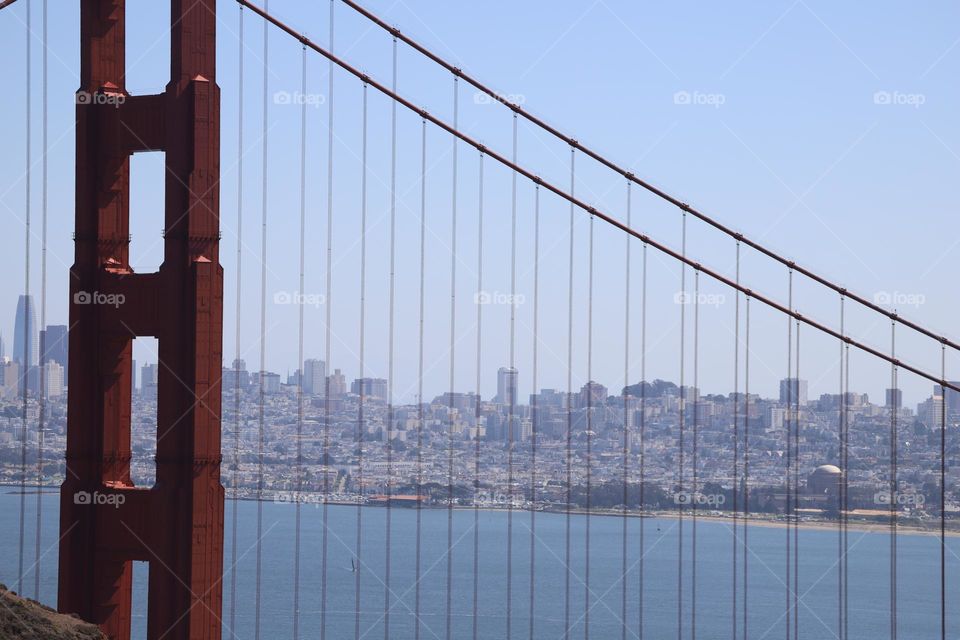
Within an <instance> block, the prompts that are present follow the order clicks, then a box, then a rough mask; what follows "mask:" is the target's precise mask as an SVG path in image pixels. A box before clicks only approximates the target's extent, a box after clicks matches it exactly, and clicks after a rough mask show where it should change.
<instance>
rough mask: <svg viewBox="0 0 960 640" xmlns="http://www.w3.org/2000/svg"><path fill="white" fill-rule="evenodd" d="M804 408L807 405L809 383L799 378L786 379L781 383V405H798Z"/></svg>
mask: <svg viewBox="0 0 960 640" xmlns="http://www.w3.org/2000/svg"><path fill="white" fill-rule="evenodd" d="M798 400H799V402H800V406H801V407H803V406H805V405H806V404H807V381H806V380H802V379H798V378H784V379H783V380H781V381H780V403H781V404H788V403H789V404H796V403H797V402H798Z"/></svg>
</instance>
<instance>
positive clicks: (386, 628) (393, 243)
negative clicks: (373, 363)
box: [383, 36, 397, 640]
mask: <svg viewBox="0 0 960 640" xmlns="http://www.w3.org/2000/svg"><path fill="white" fill-rule="evenodd" d="M393 92H394V93H396V92H397V38H396V36H394V38H393ZM396 253H397V101H396V100H391V101H390V294H389V295H390V300H389V303H388V304H389V309H388V310H387V314H388V316H389V319H388V321H387V323H388V324H389V330H388V336H387V385H388V388H387V424H386V447H387V487H386V494H387V518H386V519H387V526H386V529H387V531H386V537H385V540H384V567H385V570H384V581H383V640H389V638H390V593H391V591H390V578H391V576H390V570H391V555H390V549H391V547H390V544H391V541H392V540H391V538H392V535H393V517H392V512H393V507H392V504H391V503H392V502H393V500H392V494H393V440H391V437H392V436H391V434H392V432H393V423H394V418H393V351H394V344H393V340H394V327H393V323H394V317H393V316H394V302H395V300H396V291H395V289H396V285H395V281H396V273H395V271H396Z"/></svg>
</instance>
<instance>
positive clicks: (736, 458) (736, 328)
mask: <svg viewBox="0 0 960 640" xmlns="http://www.w3.org/2000/svg"><path fill="white" fill-rule="evenodd" d="M735 279H736V283H737V284H738V285H739V284H740V241H739V240H737V245H736V273H735ZM733 295H734V303H733V480H732V484H731V489H732V491H731V493H732V498H733V501H732V502H733V504H732V505H731V509H730V515H731V519H732V522H731V524H732V530H733V540H732V541H731V542H732V547H733V548H732V556H731V557H732V559H733V562H732V565H733V571H731V572H730V581H731V583H732V584H731V589H730V600H731V602H730V612H731V616H730V623H731V634H730V640H737V569H738V566H737V564H738V562H737V553H738V550H737V547H738V545H737V510H738V509H739V496H738V491H737V489H738V482H739V479H740V477H739V476H740V398H739V393H740V290H739V289H734V291H733Z"/></svg>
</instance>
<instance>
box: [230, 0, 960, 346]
mask: <svg viewBox="0 0 960 640" xmlns="http://www.w3.org/2000/svg"><path fill="white" fill-rule="evenodd" d="M237 1H238V2H241V3H244V4H249V3H248V0H237ZM341 1H342V2H343V3H344V4H345V5H347V6H348V7H350V8H351V9H353V10H354V11H356V12H357V13H359V14H360V15H362V16H363V17H364V18H366V19H367V20H369V21H370V22H372V23H374V24H376V25H377V26H378V27H380V28H381V29H383V30H385V31H387V32H389V33H391V34H393V35H394V36H395V37H397V38H399V39H400V40H401V41H402V42H404V43H405V44H407V45H408V46H410V47H411V48H412V49H414V50H415V51H417V52H418V53H420V54H421V55H423V56H424V57H426V58H427V59H429V60H430V61H432V62H434V63H435V64H437V65H439V66H441V67H443V68H444V69H446V70H447V71H449V72H451V73H453V74H454V75H456V76H458V77H460V78H463V80H464V81H465V82H466V83H468V84H470V85H471V86H473V87H474V88H475V89H477V90H478V91H480V92H481V93H484V94H486V95H487V96H488V97H489V98H490V99H491V100H492V101H494V102H498V103H500V104H502V105H504V106H505V107H507V108H508V109H510V110H511V111H513V112H514V113H515V114H519V115H520V116H522V117H523V118H525V119H526V120H527V121H528V122H530V123H532V124H534V125H536V126H537V127H539V128H540V129H541V130H543V131H545V132H546V133H548V134H550V135H551V136H553V137H555V138H557V139H558V140H560V141H562V142H563V143H565V144H567V145H569V146H571V147H573V149H574V150H577V151H580V152H582V153H583V154H584V155H586V156H587V157H589V158H591V159H593V160H595V161H596V162H598V163H600V164H601V165H602V166H604V167H606V168H607V169H609V170H611V171H613V172H614V173H618V174H620V175H621V176H622V177H624V178H626V179H627V180H628V181H630V182H632V183H634V184H636V185H638V186H640V187H642V188H644V189H645V190H647V191H648V192H650V193H652V194H653V195H655V196H657V197H658V198H660V199H662V200H664V201H666V202H668V203H670V204H672V205H673V206H675V207H677V208H678V209H680V210H682V211H684V212H686V213H689V214H691V215H692V216H694V217H695V218H697V219H698V220H700V221H702V222H705V223H707V224H708V225H710V226H712V227H713V228H714V229H717V230H718V231H720V232H721V233H724V234H726V235H728V236H729V237H731V238H734V239H736V240H738V241H741V242H743V243H744V244H745V245H747V246H748V247H750V248H751V249H754V250H755V251H758V252H760V253H761V254H763V255H765V256H766V257H768V258H770V259H772V260H775V261H776V262H779V263H780V264H782V265H783V266H785V267H788V268H790V269H793V270H795V271H796V272H797V273H799V274H801V275H803V276H805V277H807V278H810V279H811V280H813V281H814V282H816V283H817V284H820V285H822V286H824V287H827V288H828V289H831V290H833V291H834V292H835V293H839V294H841V295H846V296H847V297H849V298H850V299H851V300H853V301H854V302H856V303H858V304H860V305H862V306H864V307H866V308H867V309H869V310H871V311H874V312H876V313H879V314H881V315H884V316H886V317H887V318H889V319H890V320H893V321H894V322H898V323H900V324H902V325H903V326H905V327H908V328H910V329H912V330H914V331H917V332H918V333H921V334H923V335H925V336H927V337H928V338H933V339H934V340H936V341H937V342H940V343H941V344H943V345H945V346H949V347H950V348H951V349H954V350H957V351H960V344H958V343H956V342H953V341H951V340H949V339H947V338H946V337H945V336H941V335H938V334H936V333H934V332H933V331H930V330H929V329H926V328H924V327H922V326H920V325H918V324H916V323H914V322H911V321H909V320H906V319H905V318H902V317H900V316H899V315H897V314H896V313H895V312H891V311H887V310H886V309H884V308H882V307H880V306H879V305H878V304H876V303H874V302H873V301H871V300H870V299H868V298H866V297H863V296H859V295H856V294H854V293H851V292H849V291H847V289H846V288H845V287H842V286H840V285H838V284H835V283H834V282H832V281H830V280H828V279H826V278H824V277H823V276H820V275H817V274H816V273H814V272H813V271H811V270H810V269H807V268H806V267H802V266H800V265H797V264H796V263H795V262H794V261H792V260H789V259H788V258H785V257H783V256H781V255H780V254H778V253H776V252H774V251H772V250H771V249H768V248H766V247H765V246H763V245H761V244H760V243H759V242H757V241H756V240H751V239H750V238H747V237H745V236H744V235H743V234H742V233H740V232H738V231H735V230H733V229H731V228H730V227H728V226H726V225H724V224H722V223H721V222H719V221H718V220H716V219H714V218H712V217H710V216H708V215H707V214H705V213H703V212H701V211H698V210H697V209H695V208H693V207H692V206H690V205H689V204H687V203H686V202H683V201H682V200H680V199H678V198H676V197H674V196H672V195H670V194H668V193H666V192H665V191H663V190H661V189H660V188H658V187H656V186H654V185H652V184H650V183H649V182H646V181H644V180H642V179H641V178H638V177H637V176H636V175H635V174H634V173H633V172H631V171H628V170H626V169H624V168H622V167H620V166H618V165H617V164H615V163H614V162H612V161H611V160H609V159H607V158H606V157H604V156H603V155H601V154H599V153H598V152H596V151H594V150H592V149H590V148H589V147H586V146H584V145H583V144H581V143H580V142H579V141H577V140H576V139H574V138H573V137H571V136H568V135H566V134H564V133H563V132H561V131H560V130H558V129H557V128H555V127H553V126H551V125H549V124H548V123H547V122H545V121H544V120H542V119H540V118H538V117H537V116H535V115H533V114H532V113H530V112H529V111H527V110H526V109H524V108H523V106H522V105H520V104H518V103H515V102H511V101H510V100H509V96H508V95H507V94H504V93H502V92H498V91H496V90H494V89H492V88H490V87H487V86H486V85H484V84H483V83H481V82H480V81H479V80H477V79H475V78H474V77H472V76H471V75H470V74H468V73H465V72H464V71H463V70H462V69H460V68H459V67H457V66H455V65H453V64H451V63H449V62H447V61H446V60H444V59H443V58H441V57H440V56H438V55H437V54H435V53H433V52H432V51H431V50H429V49H427V48H426V47H424V46H423V45H421V44H420V43H419V42H417V41H416V40H414V39H413V38H411V37H409V36H407V35H406V34H403V33H401V32H400V31H399V30H398V29H397V28H396V27H394V26H392V25H390V24H388V23H387V22H385V21H383V20H382V19H380V18H379V17H378V16H377V15H375V14H373V13H371V12H370V11H368V10H367V9H365V8H363V7H362V6H360V5H359V4H357V3H356V2H355V1H354V0H341Z"/></svg>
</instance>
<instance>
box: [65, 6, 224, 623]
mask: <svg viewBox="0 0 960 640" xmlns="http://www.w3.org/2000/svg"><path fill="white" fill-rule="evenodd" d="M124 4H125V0H83V2H81V3H80V13H81V36H80V55H81V64H80V68H81V81H80V89H79V91H78V93H77V103H78V104H77V107H76V118H77V119H76V127H77V149H76V153H77V156H76V237H75V262H74V264H73V267H72V268H71V279H70V295H71V306H70V372H69V374H70V397H69V405H68V418H67V457H66V463H67V472H66V480H65V481H64V483H63V486H62V488H61V497H60V534H61V541H60V579H59V602H58V606H59V609H60V610H61V611H63V612H71V613H76V614H78V615H79V616H80V617H82V618H84V619H85V620H88V621H90V622H94V623H96V624H98V625H99V626H100V628H101V629H103V631H104V632H105V633H106V634H107V635H108V636H109V637H110V638H113V639H118V640H126V639H127V638H129V636H130V614H131V584H132V561H146V562H148V563H149V605H148V611H147V619H148V623H147V624H148V637H150V638H152V639H157V638H160V637H163V638H166V639H170V640H175V639H180V640H186V639H188V638H189V639H219V638H220V635H221V622H220V612H221V603H222V590H221V577H222V573H223V487H222V486H221V484H220V372H221V365H222V345H221V343H222V331H223V328H222V319H223V318H222V316H223V271H222V269H221V267H220V263H219V251H218V246H219V234H220V231H219V229H220V216H219V207H220V202H219V190H220V185H219V177H220V174H219V172H220V138H219V136H220V93H219V88H218V87H217V84H216V59H215V56H216V47H215V44H216V1H215V0H170V5H171V11H170V25H171V26H170V41H171V52H170V82H169V84H168V85H167V87H166V89H165V91H164V92H163V93H161V94H158V95H143V96H132V95H129V94H128V93H127V92H126V90H125V83H124V76H125V71H126V69H125V56H124V40H125V25H124V17H125V15H124V14H125V6H124ZM138 151H164V152H165V153H166V174H165V190H164V195H165V222H164V230H165V235H164V238H165V240H164V260H163V265H162V266H161V267H160V270H159V271H158V272H156V273H133V270H132V269H131V268H130V262H129V247H130V236H129V221H130V215H129V158H130V154H132V153H136V152H138ZM111 294H113V297H110V296H111ZM137 336H155V337H156V338H158V340H159V358H158V359H159V378H158V400H157V457H156V484H155V485H154V486H153V487H136V486H134V485H133V483H132V481H131V479H130V415H131V366H132V362H131V355H132V340H133V339H134V338H135V337H137Z"/></svg>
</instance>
